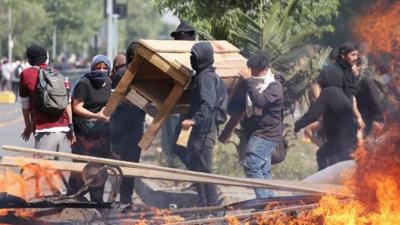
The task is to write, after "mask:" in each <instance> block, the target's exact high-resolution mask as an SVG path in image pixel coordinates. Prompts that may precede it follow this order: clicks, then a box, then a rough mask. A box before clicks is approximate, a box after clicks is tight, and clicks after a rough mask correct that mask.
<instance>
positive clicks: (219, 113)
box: [214, 76, 228, 126]
mask: <svg viewBox="0 0 400 225" xmlns="http://www.w3.org/2000/svg"><path fill="white" fill-rule="evenodd" d="M214 112H215V113H214V116H215V124H216V125H217V126H218V125H221V124H224V123H225V122H226V121H227V119H228V91H227V90H226V87H225V84H224V82H223V81H222V80H221V78H220V77H219V76H217V101H216V103H215V108H214Z"/></svg>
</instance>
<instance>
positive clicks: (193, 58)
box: [190, 53, 198, 71]
mask: <svg viewBox="0 0 400 225" xmlns="http://www.w3.org/2000/svg"><path fill="white" fill-rule="evenodd" d="M190 65H191V66H192V69H194V70H196V71H197V70H198V64H197V58H196V56H195V55H194V54H193V53H192V54H191V55H190Z"/></svg>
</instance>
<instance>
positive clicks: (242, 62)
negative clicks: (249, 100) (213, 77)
mask: <svg viewBox="0 0 400 225" xmlns="http://www.w3.org/2000/svg"><path fill="white" fill-rule="evenodd" d="M157 54H158V55H160V56H161V57H162V58H164V59H166V60H168V61H175V60H176V61H179V62H181V63H183V64H185V65H186V66H187V67H188V68H190V55H191V54H190V53H164V52H161V53H159V52H157ZM246 62H247V60H246V58H244V57H243V56H242V55H240V54H239V53H225V54H214V66H215V67H224V66H225V67H226V65H230V66H231V67H233V68H243V67H246ZM231 67H228V68H231Z"/></svg>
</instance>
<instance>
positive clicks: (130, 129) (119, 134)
mask: <svg viewBox="0 0 400 225" xmlns="http://www.w3.org/2000/svg"><path fill="white" fill-rule="evenodd" d="M137 47H138V43H137V42H132V43H131V44H130V45H129V46H128V48H127V49H126V64H125V65H123V66H121V67H120V68H119V69H117V70H116V73H115V75H114V76H113V80H112V87H113V88H116V87H117V85H118V84H119V82H120V80H121V78H122V76H123V75H124V74H125V72H126V70H127V69H128V66H129V63H131V62H132V60H133V58H134V56H135V51H136V48H137ZM144 119H145V112H144V111H143V110H142V109H140V108H139V107H137V106H136V105H134V104H132V103H131V102H129V101H127V100H124V101H122V102H121V103H120V104H119V105H118V107H117V109H116V110H115V111H114V113H113V114H112V115H111V146H112V153H113V157H114V158H117V159H121V160H124V161H129V162H139V160H140V154H141V148H140V147H139V141H140V139H141V138H142V136H143V131H144ZM134 183H135V179H134V178H133V177H123V178H122V182H121V188H120V202H121V203H123V204H129V203H132V194H133V190H134Z"/></svg>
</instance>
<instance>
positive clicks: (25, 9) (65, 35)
mask: <svg viewBox="0 0 400 225" xmlns="http://www.w3.org/2000/svg"><path fill="white" fill-rule="evenodd" d="M9 8H10V9H11V11H12V34H13V41H14V49H13V52H14V55H19V56H24V51H25V48H26V46H27V45H29V44H30V43H33V42H34V43H38V44H41V45H43V46H45V47H46V48H47V49H48V50H50V49H51V46H52V34H53V31H54V29H55V27H57V37H58V38H57V39H58V46H57V47H58V49H60V47H61V46H62V45H66V46H68V48H69V49H70V50H71V51H75V52H81V51H82V49H85V45H86V46H87V43H88V40H89V38H90V37H91V36H92V35H93V34H94V33H96V32H98V31H99V29H100V26H101V21H102V13H100V14H99V13H98V12H99V11H100V12H102V4H101V3H100V2H98V1H79V0H70V1H62V0H54V1H46V0H0V13H1V14H2V15H3V16H2V17H1V18H0V20H1V23H0V29H1V30H4V31H7V32H2V33H1V34H0V38H1V40H2V43H3V45H2V46H3V47H6V40H7V34H8V26H7V20H8V18H7V10H8V9H9ZM4 15H5V16H4ZM5 52H6V51H5V50H3V51H2V53H3V54H5Z"/></svg>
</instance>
